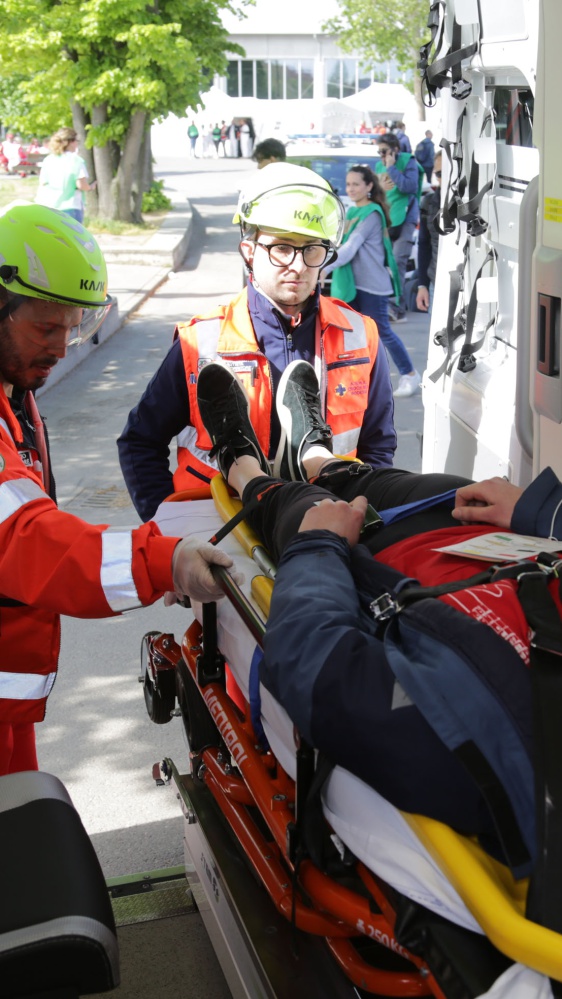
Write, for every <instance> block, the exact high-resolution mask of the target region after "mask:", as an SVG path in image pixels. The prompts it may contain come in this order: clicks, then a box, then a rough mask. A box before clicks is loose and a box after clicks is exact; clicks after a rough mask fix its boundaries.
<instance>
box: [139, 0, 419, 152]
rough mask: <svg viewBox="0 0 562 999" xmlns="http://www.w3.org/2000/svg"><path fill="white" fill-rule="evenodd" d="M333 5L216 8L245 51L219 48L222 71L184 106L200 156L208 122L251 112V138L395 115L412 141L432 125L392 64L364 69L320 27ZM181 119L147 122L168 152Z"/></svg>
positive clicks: (265, 2)
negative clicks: (422, 118) (193, 103)
mask: <svg viewBox="0 0 562 999" xmlns="http://www.w3.org/2000/svg"><path fill="white" fill-rule="evenodd" d="M338 12H339V5H338V3H337V0H281V2H280V0H256V2H255V6H252V7H247V8H245V13H246V16H245V17H243V18H239V17H237V16H236V15H234V14H231V13H228V12H223V14H222V21H223V25H224V27H225V28H226V29H227V31H228V33H229V37H230V38H231V39H232V41H233V42H235V43H236V44H237V45H240V46H241V47H242V48H243V49H244V52H245V55H244V56H240V55H237V54H235V53H227V58H228V69H227V72H226V74H225V75H224V76H215V78H214V80H213V85H212V87H211V88H210V90H209V92H208V93H207V94H204V95H203V97H202V101H201V104H199V105H198V106H197V107H195V108H187V110H186V117H187V118H188V119H189V120H192V119H193V120H195V122H196V124H197V126H198V128H199V131H200V133H201V135H202V139H201V140H200V150H199V151H200V154H201V155H212V151H213V146H212V142H211V143H210V144H209V142H208V140H206V139H204V138H203V136H204V135H205V134H207V135H208V133H209V129H210V128H212V127H213V126H214V125H216V124H220V123H221V122H222V121H225V122H227V123H230V122H232V121H233V119H240V118H251V120H252V123H253V127H254V130H255V133H256V138H257V139H258V140H259V139H264V138H267V137H271V136H275V137H277V138H280V139H282V140H283V141H286V140H287V138H288V137H289V136H290V135H299V134H302V133H306V134H309V133H311V132H313V133H317V134H334V133H340V134H345V133H351V132H355V131H358V130H359V127H360V125H361V123H362V122H365V123H366V124H367V125H369V126H372V125H374V124H375V123H376V122H377V121H380V122H389V121H399V120H403V121H405V122H406V125H407V130H408V133H409V134H410V136H411V139H412V141H414V140H415V141H416V142H417V141H418V140H419V139H420V138H422V136H423V131H424V129H425V128H427V127H435V126H434V123H433V122H431V123H430V125H429V126H428V125H427V124H425V123H422V122H419V121H418V115H417V109H416V105H415V101H414V98H413V96H412V94H411V93H410V92H409V91H408V90H407V89H406V87H405V86H404V85H403V83H402V82H401V79H402V78H401V74H400V73H399V72H398V70H397V68H396V66H395V65H394V64H393V63H384V64H382V65H378V66H376V67H374V68H371V67H370V68H368V69H367V68H366V67H365V65H364V63H363V61H362V59H361V57H360V56H359V55H353V54H350V53H344V52H343V51H342V49H340V47H339V45H338V40H337V36H335V35H331V34H328V33H327V32H325V31H324V30H323V25H324V24H325V23H326V22H327V21H328V20H329V19H330V18H332V17H335V16H336V15H337V14H338ZM185 124H186V123H185V120H184V119H182V120H181V122H180V121H178V119H176V118H173V116H171V117H170V118H169V119H167V121H166V122H164V123H163V124H162V125H156V126H154V127H153V139H154V141H157V142H158V144H159V147H160V149H162V148H163V147H165V148H167V147H168V146H169V147H170V152H171V154H172V155H173V152H172V150H174V149H175V150H177V148H178V146H177V142H178V138H179V133H180V130H183V134H184V135H185ZM435 124H437V122H435ZM185 141H187V140H185Z"/></svg>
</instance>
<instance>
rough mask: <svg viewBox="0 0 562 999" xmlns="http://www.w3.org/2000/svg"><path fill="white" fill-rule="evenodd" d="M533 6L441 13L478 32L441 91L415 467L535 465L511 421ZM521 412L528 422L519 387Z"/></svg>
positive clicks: (529, 136) (481, 469)
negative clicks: (437, 196) (458, 88)
mask: <svg viewBox="0 0 562 999" xmlns="http://www.w3.org/2000/svg"><path fill="white" fill-rule="evenodd" d="M535 6H536V5H531V4H530V3H528V2H525V0H509V2H502V0H480V3H479V4H478V3H473V2H472V0H454V2H452V3H448V4H447V16H448V17H449V18H451V17H453V18H454V19H455V21H457V22H458V23H460V24H462V32H463V35H462V43H463V45H468V44H470V42H473V41H474V39H475V38H478V41H479V47H478V51H477V52H476V53H475V54H474V55H473V56H472V58H471V60H470V62H468V63H466V64H464V65H463V78H464V80H465V81H466V83H467V88H466V90H467V91H468V90H469V91H470V92H469V93H467V94H466V96H465V97H464V99H462V100H459V99H458V98H454V97H453V96H452V95H451V90H450V89H447V88H443V89H442V91H441V100H442V109H443V119H442V121H443V136H444V139H445V147H444V153H445V155H444V157H443V186H442V215H441V217H440V222H441V226H442V228H445V229H446V228H447V225H448V228H449V232H448V233H447V234H446V235H443V236H441V237H440V246H439V256H438V266H437V275H436V283H435V294H434V306H433V313H432V321H431V332H430V343H429V349H428V363H427V368H426V371H425V375H424V387H423V399H424V411H425V418H424V437H423V470H424V471H446V472H451V473H456V474H460V475H466V476H468V477H471V478H485V477H488V476H492V475H507V476H508V477H509V478H510V479H511V480H512V481H517V482H521V483H525V482H528V481H529V479H530V477H531V473H532V455H531V452H532V433H531V438H530V440H529V439H523V441H522V440H520V438H519V436H518V433H517V430H516V403H517V391H516V389H517V378H518V356H517V355H518V347H519V346H521V344H520V342H519V341H521V340H522V341H524V349H525V350H526V354H527V357H528V354H529V317H528V313H529V302H530V289H529V294H528V297H527V304H526V306H525V303H523V306H524V307H523V309H520V299H519V283H518V277H519V254H520V238H521V224H520V223H521V218H522V217H523V216H524V214H525V211H526V212H527V215H529V213H530V215H531V223H530V224H529V223H527V225H526V229H525V248H529V247H530V252H529V253H528V264H527V268H528V271H529V273H530V262H531V257H532V252H533V249H534V246H535V238H536V235H535V230H536V194H534V191H535V189H536V182H535V181H534V178H535V177H536V174H537V173H538V153H537V150H536V149H535V148H534V146H533V117H534V90H535V72H536V71H535V67H536V53H537V12H536V10H535V9H534V7H535ZM533 197H534V198H535V201H534V206H535V207H534V214H533ZM447 203H449V210H448V209H447ZM525 311H526V313H527V320H526V323H525V324H524V325H523V328H520V327H519V326H518V316H523V315H524V313H525ZM524 415H525V417H526V420H527V426H528V424H529V419H530V418H529V401H528V393H527V402H526V412H525V414H524Z"/></svg>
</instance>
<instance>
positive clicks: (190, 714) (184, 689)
mask: <svg viewBox="0 0 562 999" xmlns="http://www.w3.org/2000/svg"><path fill="white" fill-rule="evenodd" d="M176 680H177V684H176V686H177V695H178V703H179V707H180V711H181V716H182V718H183V724H184V728H185V734H186V736H187V741H188V743H189V748H190V751H191V752H192V753H194V754H195V755H198V754H199V753H201V752H202V750H203V749H206V748H207V746H221V745H222V740H221V737H220V735H219V732H218V729H217V727H216V725H215V723H214V721H213V719H212V718H211V716H210V714H209V711H208V709H207V706H206V704H205V702H204V701H203V698H202V697H201V694H200V692H199V688H198V687H197V684H196V683H195V680H194V679H193V676H192V674H191V671H190V670H189V668H188V666H187V664H186V663H185V662H184V660H183V659H182V660H181V661H180V662H179V663H178V665H177V667H176Z"/></svg>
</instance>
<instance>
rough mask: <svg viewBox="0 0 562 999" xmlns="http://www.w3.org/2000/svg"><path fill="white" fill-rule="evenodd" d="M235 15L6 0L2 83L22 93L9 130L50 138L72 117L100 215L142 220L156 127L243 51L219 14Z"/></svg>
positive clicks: (160, 1)
mask: <svg viewBox="0 0 562 999" xmlns="http://www.w3.org/2000/svg"><path fill="white" fill-rule="evenodd" d="M241 2H242V3H244V2H245V0H241ZM233 9H234V8H233V7H232V6H231V4H230V2H229V0H152V2H147V0H0V14H1V16H2V32H1V33H0V65H1V70H0V76H1V77H2V79H3V80H4V89H6V83H8V84H9V83H10V82H13V83H14V84H17V95H18V100H17V102H14V106H15V107H16V111H15V112H14V115H13V118H12V120H11V122H10V125H11V126H12V127H14V128H18V129H20V130H21V131H25V132H26V133H27V134H31V133H33V134H36V133H38V134H40V135H45V134H48V133H51V132H53V131H55V130H56V129H57V128H59V127H61V126H62V125H67V124H70V119H71V118H72V123H73V125H74V128H75V129H76V131H77V132H78V134H79V136H80V138H81V143H82V147H83V151H84V156H85V159H86V162H87V165H88V169H89V174H90V177H91V178H94V177H95V178H96V180H97V182H98V197H97V199H96V200H97V202H98V204H97V205H95V204H94V205H93V206H92V207H93V210H94V211H96V208H97V210H98V212H99V214H100V215H102V216H103V217H105V218H119V219H123V220H125V221H131V220H135V221H140V206H141V200H142V194H143V191H144V189H145V184H146V181H144V182H143V175H146V162H147V155H146V139H147V137H148V136H149V132H150V125H151V123H152V122H153V121H155V120H161V119H162V118H164V117H166V115H168V114H170V113H173V114H176V115H178V117H182V116H183V115H185V110H186V108H187V107H188V106H191V105H195V104H197V102H198V101H199V99H200V96H201V93H202V92H204V91H205V90H208V88H209V83H210V80H211V79H212V74H213V73H216V72H224V70H225V68H226V55H225V53H226V51H231V52H237V53H241V54H242V55H243V54H244V53H243V50H242V49H240V48H239V46H237V45H234V44H232V43H230V42H229V41H228V35H227V32H226V31H225V29H224V28H223V27H222V24H221V21H220V17H219V13H220V11H221V10H233ZM22 74H24V76H25V78H24V79H23V80H22V79H21V77H22ZM18 109H19V111H18ZM143 144H144V145H143Z"/></svg>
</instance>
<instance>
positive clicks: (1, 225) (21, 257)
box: [0, 203, 113, 343]
mask: <svg viewBox="0 0 562 999" xmlns="http://www.w3.org/2000/svg"><path fill="white" fill-rule="evenodd" d="M0 285H1V286H2V287H4V288H5V289H6V291H8V292H10V294H11V295H14V296H18V297H19V296H23V297H28V298H41V299H44V300H46V301H49V302H59V303H61V304H62V305H73V306H78V307H80V306H81V307H82V308H83V309H84V310H87V311H85V312H84V314H83V319H82V321H81V323H80V325H79V326H78V327H76V328H75V330H73V336H72V338H71V340H70V341H69V343H82V342H84V341H85V340H87V339H89V338H90V337H91V336H93V334H94V333H95V332H97V330H98V329H99V327H100V326H101V324H102V322H103V320H104V318H105V315H106V313H107V311H108V309H109V307H110V305H111V304H112V301H113V299H112V298H111V296H110V295H108V293H107V267H106V264H105V260H104V258H103V254H102V252H101V250H100V248H99V246H98V244H97V242H96V240H95V239H94V237H93V236H92V235H91V233H89V232H88V230H87V229H85V228H84V226H83V225H81V224H80V222H77V221H76V220H75V219H73V218H72V216H70V215H67V214H66V213H65V212H58V211H55V210H54V209H52V208H45V207H44V206H43V205H34V204H31V203H27V204H25V203H24V204H22V203H20V204H18V203H13V204H11V205H8V207H7V208H5V209H4V211H3V212H2V213H1V214H0Z"/></svg>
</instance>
